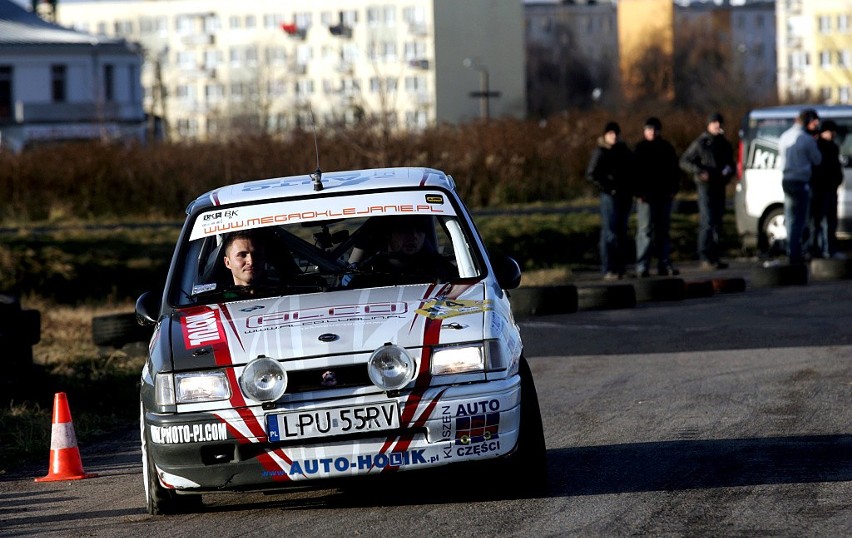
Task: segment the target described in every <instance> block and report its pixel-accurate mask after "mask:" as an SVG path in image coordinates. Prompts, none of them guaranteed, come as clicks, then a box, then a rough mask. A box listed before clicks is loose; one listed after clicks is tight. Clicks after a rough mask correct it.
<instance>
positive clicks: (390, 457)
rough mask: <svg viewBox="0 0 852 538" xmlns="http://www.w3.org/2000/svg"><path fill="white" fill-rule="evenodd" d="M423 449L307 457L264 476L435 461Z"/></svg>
mask: <svg viewBox="0 0 852 538" xmlns="http://www.w3.org/2000/svg"><path fill="white" fill-rule="evenodd" d="M424 452H426V450H425V449H422V448H420V449H415V450H405V451H400V452H388V453H386V454H362V455H360V456H352V457H347V456H340V457H337V458H308V459H302V460H293V463H291V464H290V469H289V470H280V471H263V476H264V477H269V478H274V477H277V476H285V475H286V476H293V475H304V476H311V475H317V474H318V475H328V474H330V473H332V472H337V473H344V472H347V471H350V470H352V469H355V470H358V471H369V470H370V469H384V468H385V467H388V466H390V467H399V466H402V465H423V464H426V463H436V462H437V461H438V456H431V457H428V458H427V457H426V456H425V455H424Z"/></svg>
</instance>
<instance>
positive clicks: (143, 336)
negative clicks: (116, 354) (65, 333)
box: [92, 312, 154, 349]
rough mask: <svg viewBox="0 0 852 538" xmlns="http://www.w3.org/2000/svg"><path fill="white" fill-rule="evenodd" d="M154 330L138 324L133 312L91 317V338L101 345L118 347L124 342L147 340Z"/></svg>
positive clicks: (124, 343)
mask: <svg viewBox="0 0 852 538" xmlns="http://www.w3.org/2000/svg"><path fill="white" fill-rule="evenodd" d="M153 332H154V330H153V329H152V328H151V327H148V326H143V325H140V324H139V322H138V321H136V314H135V313H133V312H129V313H126V314H124V313H122V314H108V315H105V316H95V317H94V318H92V340H93V341H94V343H95V345H97V346H101V347H114V348H117V349H120V348H121V347H123V346H125V345H126V344H131V343H134V342H147V341H148V340H150V339H151V334H152V333H153Z"/></svg>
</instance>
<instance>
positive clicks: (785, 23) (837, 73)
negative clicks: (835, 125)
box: [775, 0, 852, 104]
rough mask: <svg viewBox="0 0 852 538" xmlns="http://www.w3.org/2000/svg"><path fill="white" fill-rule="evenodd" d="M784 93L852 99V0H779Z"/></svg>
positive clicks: (792, 97)
mask: <svg viewBox="0 0 852 538" xmlns="http://www.w3.org/2000/svg"><path fill="white" fill-rule="evenodd" d="M775 8H776V16H777V18H778V64H779V69H778V93H779V96H780V97H781V99H782V100H784V101H788V102H807V101H811V102H819V103H825V104H849V103H852V95H850V93H852V0H807V1H805V0H777V2H776V5H775Z"/></svg>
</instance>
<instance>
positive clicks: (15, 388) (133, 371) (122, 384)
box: [0, 297, 146, 474]
mask: <svg viewBox="0 0 852 538" xmlns="http://www.w3.org/2000/svg"><path fill="white" fill-rule="evenodd" d="M22 306H23V307H24V308H27V309H37V310H39V311H40V312H41V316H42V327H41V341H40V342H39V343H38V344H36V345H35V346H33V363H34V364H33V365H32V366H31V367H30V368H27V369H26V370H25V371H22V372H18V373H17V375H4V377H3V380H2V382H0V391H2V393H3V397H2V398H0V474H3V473H4V472H6V471H7V470H8V469H9V468H14V467H16V466H17V465H19V464H20V463H22V462H38V461H39V459H44V461H45V464H47V462H48V461H49V460H48V458H49V455H50V434H51V417H52V412H53V397H54V395H55V394H56V393H57V392H65V393H66V394H67V396H68V403H69V407H70V410H71V415H72V418H73V420H74V430H75V433H76V434H77V439H78V442H79V443H83V444H85V443H86V442H88V441H90V440H92V439H94V438H96V437H97V436H99V435H103V434H105V433H109V432H111V431H115V430H116V429H119V428H125V427H127V426H128V425H131V424H133V423H134V422H135V420H136V419H137V417H138V404H137V402H138V398H139V396H138V381H139V376H140V372H141V370H142V366H143V365H144V361H145V352H146V349H145V346H144V345H136V346H126V347H125V348H124V349H122V350H115V349H100V348H98V347H97V346H95V345H94V343H92V339H91V330H92V317H93V316H96V315H105V314H112V313H116V312H127V311H130V310H132V308H133V305H132V303H115V304H104V305H101V306H97V307H93V306H79V307H74V306H68V305H60V304H56V303H54V302H52V301H48V300H45V299H43V298H39V297H29V298H25V299H23V300H22Z"/></svg>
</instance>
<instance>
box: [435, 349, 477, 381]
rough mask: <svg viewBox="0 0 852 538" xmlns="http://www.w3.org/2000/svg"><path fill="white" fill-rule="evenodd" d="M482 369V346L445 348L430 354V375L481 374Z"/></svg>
mask: <svg viewBox="0 0 852 538" xmlns="http://www.w3.org/2000/svg"><path fill="white" fill-rule="evenodd" d="M484 369H485V356H484V353H483V351H482V346H466V347H445V348H438V349H435V350H434V351H433V352H432V375H447V374H463V373H467V372H482V371H483V370H484Z"/></svg>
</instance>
